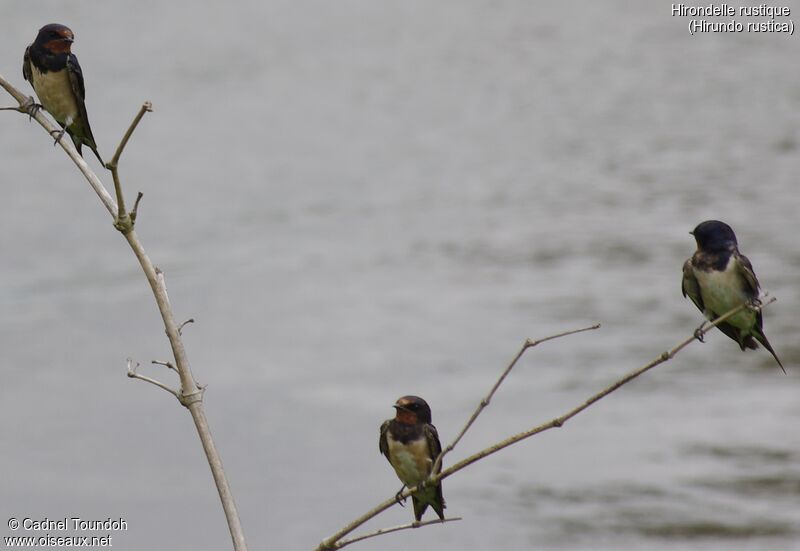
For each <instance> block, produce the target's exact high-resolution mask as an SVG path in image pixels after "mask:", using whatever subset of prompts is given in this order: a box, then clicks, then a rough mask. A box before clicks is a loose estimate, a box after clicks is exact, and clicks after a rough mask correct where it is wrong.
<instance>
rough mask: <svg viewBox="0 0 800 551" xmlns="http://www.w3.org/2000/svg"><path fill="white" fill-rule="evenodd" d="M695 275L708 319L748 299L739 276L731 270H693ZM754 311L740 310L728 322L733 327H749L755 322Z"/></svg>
mask: <svg viewBox="0 0 800 551" xmlns="http://www.w3.org/2000/svg"><path fill="white" fill-rule="evenodd" d="M695 277H696V278H697V282H698V284H699V285H700V296H701V297H702V299H703V304H704V305H705V307H706V312H705V314H706V316H707V317H708V318H709V319H710V318H712V317H715V316H720V315H722V314H724V313H725V312H727V311H729V310H732V309H734V308H736V307H737V306H739V305H741V304H742V303H745V302H747V301H749V300H750V297H749V296H748V295H747V294H746V293H745V292H744V288H743V282H742V281H741V276H740V275H739V274H737V273H736V272H734V271H733V270H728V271H724V272H719V271H711V272H704V271H702V270H695ZM755 317H756V313H755V312H753V311H752V310H749V309H748V310H742V311H741V312H739V313H738V314H736V315H735V316H733V317H732V318H729V319H728V323H729V324H730V325H733V326H735V327H740V328H743V329H749V328H750V327H752V326H753V324H754V323H755Z"/></svg>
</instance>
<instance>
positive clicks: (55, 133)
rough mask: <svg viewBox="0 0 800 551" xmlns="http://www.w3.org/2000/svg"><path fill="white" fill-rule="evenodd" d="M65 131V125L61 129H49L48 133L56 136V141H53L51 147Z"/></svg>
mask: <svg viewBox="0 0 800 551" xmlns="http://www.w3.org/2000/svg"><path fill="white" fill-rule="evenodd" d="M66 131H67V127H66V126H65V127H64V128H62V129H61V130H51V131H50V135H51V136H55V137H56V141H54V142H53V147H55V146H56V145H58V142H59V141H60V140H61V137H62V136H63V135H64V132H66Z"/></svg>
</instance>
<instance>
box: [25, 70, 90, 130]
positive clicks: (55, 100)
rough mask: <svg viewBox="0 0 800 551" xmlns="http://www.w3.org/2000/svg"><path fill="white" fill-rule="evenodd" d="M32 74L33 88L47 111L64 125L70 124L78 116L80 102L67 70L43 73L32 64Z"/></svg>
mask: <svg viewBox="0 0 800 551" xmlns="http://www.w3.org/2000/svg"><path fill="white" fill-rule="evenodd" d="M31 75H32V77H33V89H34V90H35V91H36V95H37V96H39V101H40V102H41V104H42V105H43V106H44V108H45V109H47V112H48V113H50V114H51V115H53V118H54V119H56V120H57V121H58V122H60V123H61V124H63V125H64V126H70V125H71V124H72V123H73V122H74V121H75V118H76V117H77V116H78V103H77V100H76V98H75V94H74V93H72V84H71V83H70V81H69V74H68V73H67V71H66V70H64V71H57V72H54V71H49V72H47V73H42V72H40V71H39V69H37V68H36V66H34V65H33V64H31ZM65 91H66V93H65Z"/></svg>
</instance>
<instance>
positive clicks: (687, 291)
mask: <svg viewBox="0 0 800 551" xmlns="http://www.w3.org/2000/svg"><path fill="white" fill-rule="evenodd" d="M690 233H691V234H692V235H694V238H695V241H697V251H696V252H695V253H694V255H693V256H692V258H690V259H689V260H687V261H686V263H684V265H683V282H682V285H681V289H682V291H683V296H684V297H685V296H687V295H688V296H689V298H690V299H692V302H694V304H695V306H697V307H698V308H699V309H700V311H701V312H703V314H704V315H705V316H706V317H707V318H708V319H709V320H713V319H715V318H717V317H719V316H721V315H722V314H724V313H726V312H728V311H729V310H732V309H734V308H736V307H737V306H739V305H741V304H742V303H755V304H757V303H758V295H759V284H758V279H756V274H755V272H753V265H752V264H750V260H748V259H747V257H746V256H744V255H743V254H741V253H739V247H738V243H737V241H736V234H735V233H733V229H732V228H731V227H730V226H729V225H727V224H725V223H724V222H720V221H719V220H706V221H705V222H702V223H701V224H699V225H698V226H697V227H696V228H695V229H694V231H692V232H690ZM717 328H718V329H719V330H721V331H722V332H723V333H725V334H726V335H728V336H729V337H730V338H732V339H733V340H735V341H736V342H737V343H739V347H740V348H741V349H742V350H744V349H746V348H750V349H752V350H755V349H756V348H758V345H757V344H756V341H758V342H760V343H761V344H762V345H764V348H766V349H767V350H769V352H770V354H772V356H773V357H774V358H775V361H776V362H778V365H779V366H780V367H781V369H783V372H784V373H786V370H785V369H784V367H783V364H782V363H781V361H780V360H779V359H778V355H777V354H775V351H774V350H773V349H772V346H771V345H770V344H769V341H768V340H767V336H766V335H765V334H764V329H763V321H762V318H761V311H760V310H759V311H754V310H751V309H749V308H748V309H744V310H741V311H740V312H739V313H737V314H736V315H734V316H733V317H731V318H728V319H727V320H726V321H724V322H722V323H720V324H719V325H717ZM754 337H755V339H754Z"/></svg>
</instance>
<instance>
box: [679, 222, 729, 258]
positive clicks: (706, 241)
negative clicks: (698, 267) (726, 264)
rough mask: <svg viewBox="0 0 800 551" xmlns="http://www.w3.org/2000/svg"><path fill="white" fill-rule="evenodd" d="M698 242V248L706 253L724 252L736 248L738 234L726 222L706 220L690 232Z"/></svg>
mask: <svg viewBox="0 0 800 551" xmlns="http://www.w3.org/2000/svg"><path fill="white" fill-rule="evenodd" d="M689 233H691V234H692V235H694V239H695V241H697V248H698V249H699V250H701V251H705V252H723V251H728V250H731V249H733V248H736V246H737V242H736V234H735V233H733V229H732V228H731V227H730V226H729V225H728V224H726V223H725V222H720V221H719V220H706V221H705V222H701V223H700V224H698V225H697V227H696V228H695V229H694V230H693V231H691V232H689Z"/></svg>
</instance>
